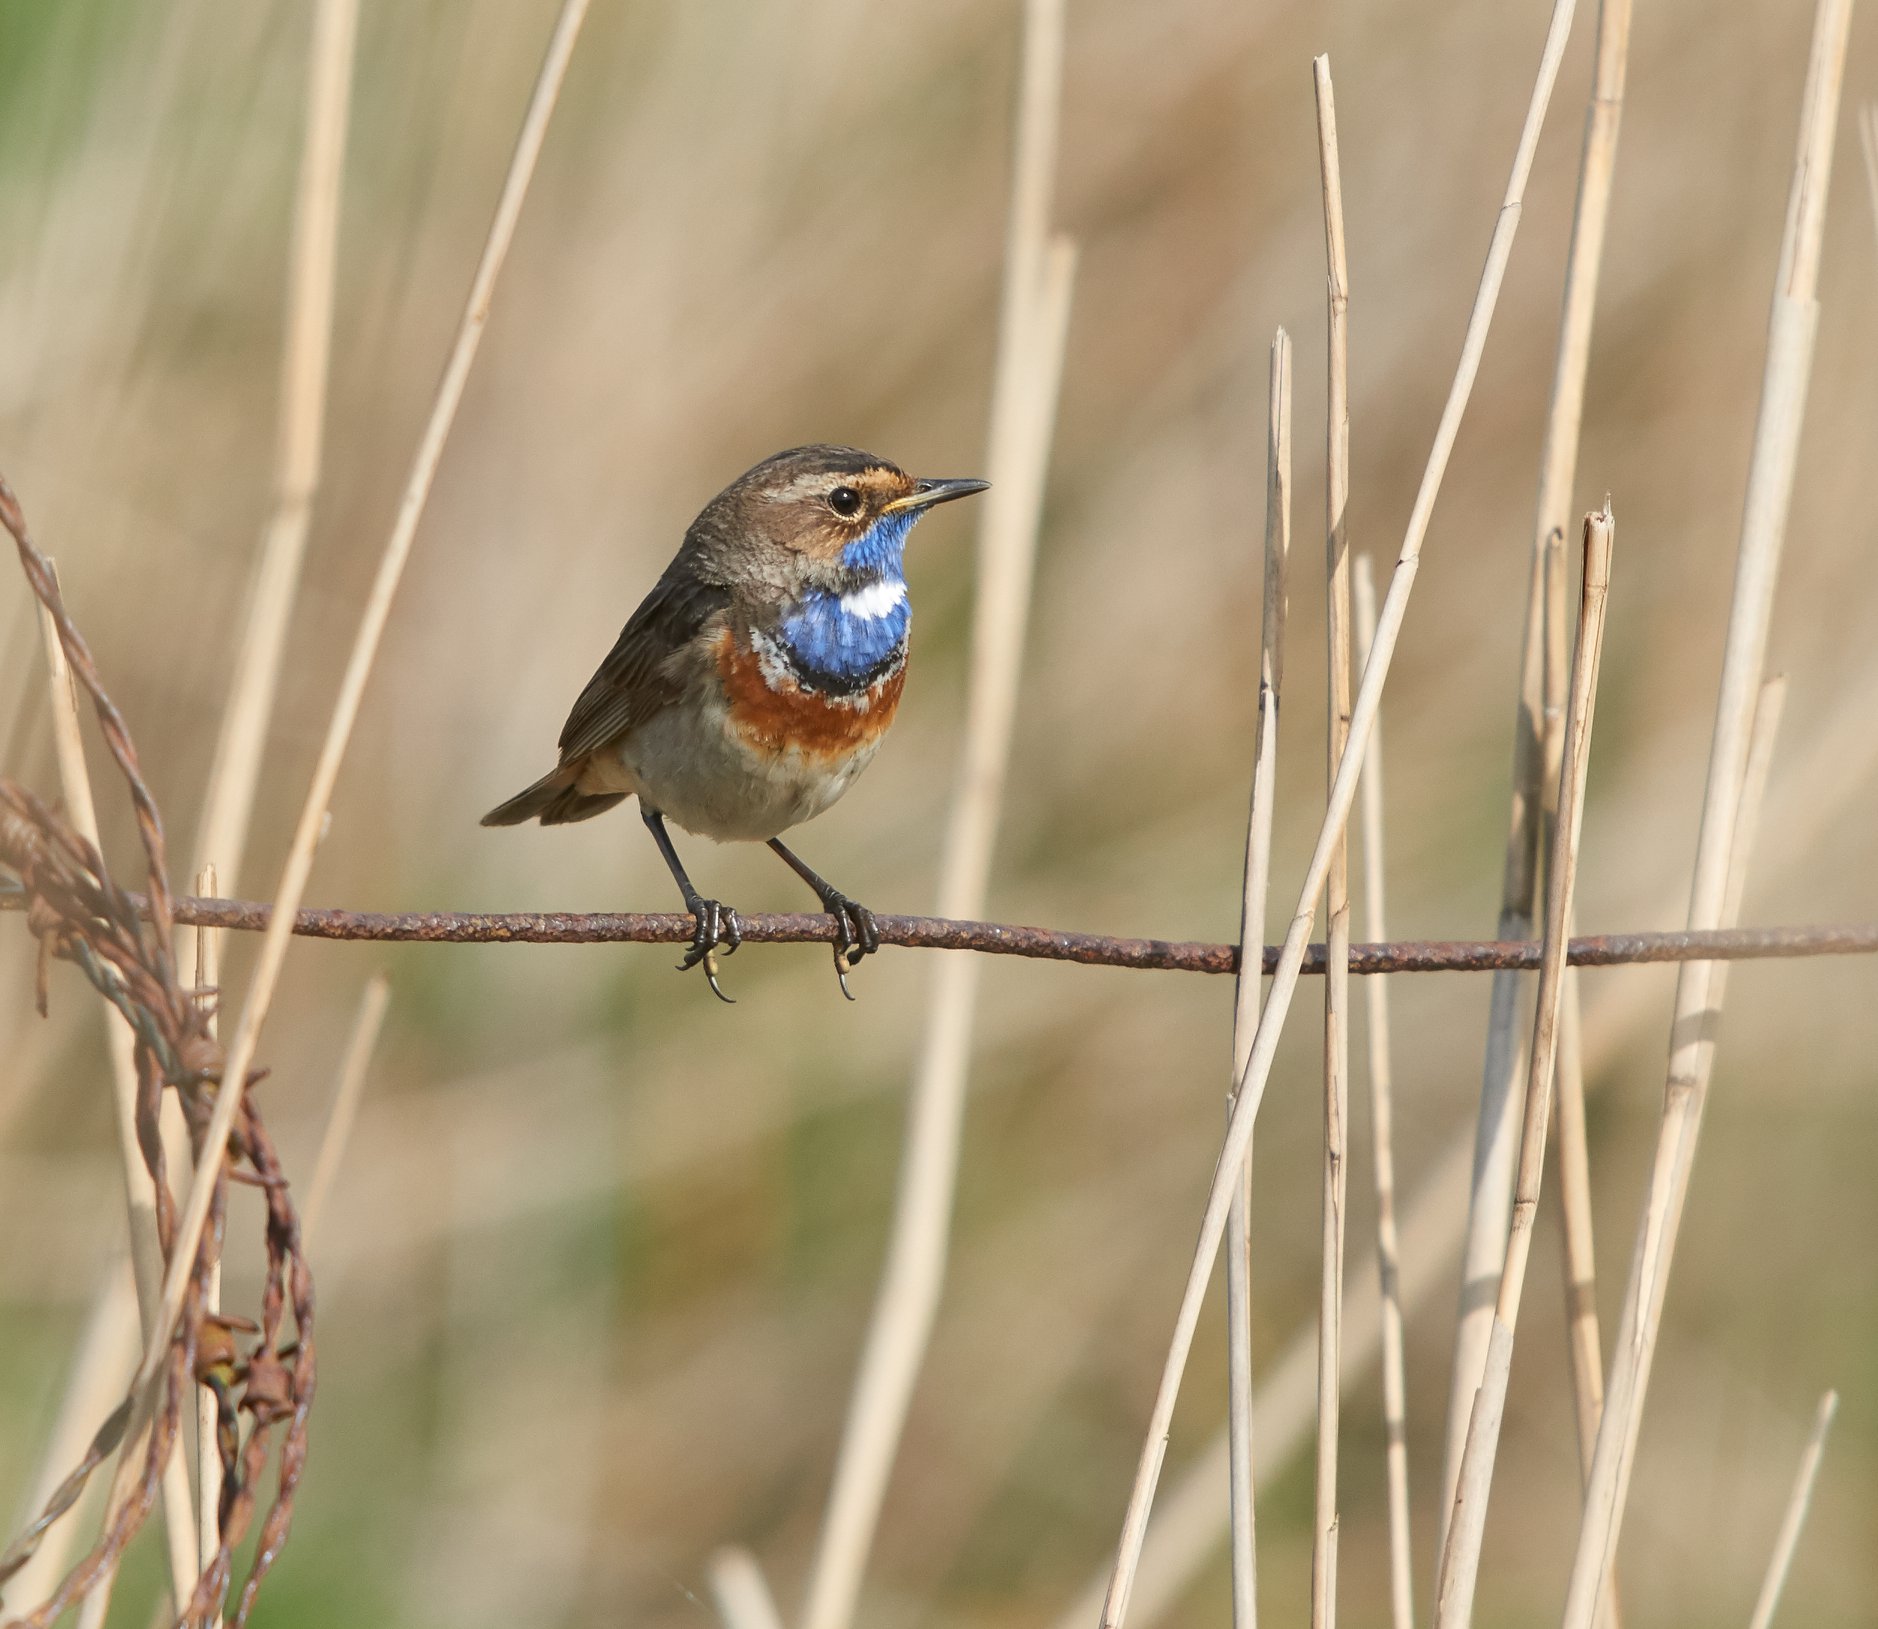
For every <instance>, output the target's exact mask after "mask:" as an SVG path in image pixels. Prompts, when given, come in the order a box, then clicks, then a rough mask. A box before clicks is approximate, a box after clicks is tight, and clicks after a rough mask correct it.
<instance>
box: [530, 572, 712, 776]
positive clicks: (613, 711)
mask: <svg viewBox="0 0 1878 1629" xmlns="http://www.w3.org/2000/svg"><path fill="white" fill-rule="evenodd" d="M681 560H682V557H681ZM729 604H730V591H729V590H728V589H726V588H724V587H722V586H721V585H720V584H717V583H709V582H704V581H701V580H700V579H699V578H698V576H697V575H696V572H695V569H691V562H690V561H683V565H682V567H681V563H680V561H674V562H673V563H672V567H671V569H669V570H668V571H667V572H666V573H665V575H664V576H663V577H661V578H660V579H659V581H658V583H657V584H656V585H655V586H654V588H653V590H652V592H651V593H650V594H648V595H647V596H646V597H645V600H644V601H643V602H642V603H641V605H640V607H639V609H638V610H637V611H635V612H633V614H632V617H631V619H630V620H629V621H628V622H627V624H626V626H625V627H624V628H623V629H621V630H620V636H619V639H618V640H617V641H616V642H615V644H614V646H613V649H612V651H611V652H610V653H609V654H608V656H607V659H606V660H605V661H604V662H602V663H601V664H600V666H599V669H598V670H597V671H596V672H595V673H594V676H593V677H592V678H591V679H589V680H588V681H587V687H586V689H584V690H582V691H581V693H580V698H579V700H577V701H576V702H575V703H574V708H573V711H572V712H570V713H569V714H568V715H567V723H566V724H565V725H564V726H562V729H561V762H562V763H567V762H569V761H570V760H572V759H575V758H581V757H585V756H586V755H587V754H588V753H590V752H593V751H596V750H597V749H598V748H600V747H604V746H606V745H608V744H609V743H610V742H612V741H615V740H617V739H618V738H619V737H620V736H622V735H624V734H625V733H626V732H627V731H628V730H630V729H633V728H634V727H635V726H637V725H639V724H642V723H644V722H645V721H646V720H647V719H648V718H650V717H651V716H652V715H653V714H654V713H656V712H658V710H659V709H660V708H662V707H665V706H668V705H670V704H671V703H672V702H674V701H676V700H677V699H678V698H679V696H680V694H681V692H682V685H683V676H682V673H681V672H680V671H679V669H680V664H679V663H678V662H676V661H674V658H675V657H678V656H679V655H680V654H681V653H682V652H683V651H684V649H685V647H686V646H687V645H688V644H689V643H690V642H691V640H693V639H694V638H695V637H696V636H697V635H698V633H699V632H700V631H701V630H702V629H703V628H704V625H705V624H706V623H707V622H709V621H710V620H711V618H712V617H713V616H716V615H717V614H718V613H720V612H721V611H723V610H724V608H725V607H726V606H728V605H729Z"/></svg>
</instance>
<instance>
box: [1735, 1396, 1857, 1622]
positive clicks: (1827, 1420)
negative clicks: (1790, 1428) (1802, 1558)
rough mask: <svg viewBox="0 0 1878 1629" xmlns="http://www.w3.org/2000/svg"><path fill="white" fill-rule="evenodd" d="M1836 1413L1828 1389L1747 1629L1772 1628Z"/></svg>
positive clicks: (1835, 1403) (1836, 1400) (1836, 1401)
mask: <svg viewBox="0 0 1878 1629" xmlns="http://www.w3.org/2000/svg"><path fill="white" fill-rule="evenodd" d="M1838 1412H1839V1394H1838V1393H1837V1392H1836V1391H1829V1392H1827V1393H1826V1395H1825V1396H1823V1397H1822V1398H1820V1400H1819V1412H1818V1413H1817V1414H1815V1415H1814V1416H1813V1430H1812V1434H1811V1435H1810V1436H1809V1437H1808V1438H1807V1439H1806V1451H1805V1452H1804V1453H1802V1454H1801V1455H1800V1468H1799V1470H1798V1471H1797V1472H1796V1473H1795V1475H1794V1478H1793V1492H1792V1493H1790V1494H1789V1495H1788V1496H1787V1508H1786V1511H1785V1513H1784V1514H1783V1515H1782V1517H1781V1519H1780V1533H1779V1535H1778V1536H1777V1537H1776V1538H1775V1540H1774V1553H1773V1554H1772V1555H1771V1556H1769V1557H1768V1559H1767V1576H1766V1577H1765V1578H1764V1579H1762V1581H1761V1593H1760V1598H1759V1599H1758V1600H1756V1601H1755V1603H1754V1616H1753V1617H1751V1618H1750V1619H1748V1629H1772V1626H1773V1622H1774V1611H1775V1609H1776V1608H1777V1607H1778V1606H1779V1605H1780V1592H1781V1591H1782V1590H1783V1589H1785V1588H1786V1585H1787V1573H1788V1571H1789V1569H1790V1568H1791V1567H1792V1566H1793V1552H1794V1551H1795V1550H1796V1549H1798V1548H1799V1544H1800V1529H1801V1528H1803V1527H1804V1526H1805V1525H1806V1512H1807V1507H1808V1506H1809V1505H1811V1504H1812V1502H1813V1484H1814V1482H1816V1481H1817V1480H1818V1479H1819V1462H1820V1461H1821V1460H1822V1459H1823V1458H1825V1455H1826V1433H1827V1432H1829V1431H1830V1430H1831V1429H1832V1417H1833V1415H1835V1414H1836V1413H1838Z"/></svg>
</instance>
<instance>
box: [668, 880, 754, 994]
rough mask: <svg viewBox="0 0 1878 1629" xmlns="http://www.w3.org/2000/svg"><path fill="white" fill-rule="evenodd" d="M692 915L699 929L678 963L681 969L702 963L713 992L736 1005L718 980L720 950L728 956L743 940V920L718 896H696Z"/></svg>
mask: <svg viewBox="0 0 1878 1629" xmlns="http://www.w3.org/2000/svg"><path fill="white" fill-rule="evenodd" d="M691 915H692V918H693V920H694V921H695V922H696V923H697V929H696V931H695V932H694V933H693V934H692V936H691V947H690V948H689V949H688V950H687V951H686V952H685V956H684V960H683V961H681V962H680V963H679V964H678V967H679V970H680V971H681V972H685V971H688V970H689V969H691V968H693V967H697V966H700V965H702V966H703V968H704V979H705V982H706V983H707V984H709V985H710V987H711V994H712V995H714V996H716V997H717V999H718V1000H719V1001H721V1002H723V1003H724V1004H725V1005H726V1006H729V1007H734V1006H735V1005H736V1002H735V1001H733V1000H731V998H730V997H729V996H727V995H725V994H724V991H723V987H722V986H721V985H719V984H718V982H717V954H718V952H719V951H720V950H722V951H723V953H724V954H725V955H726V956H728V955H730V954H731V952H732V951H734V950H735V949H736V948H737V947H738V946H739V945H740V944H742V943H743V924H742V923H741V922H739V921H738V920H737V913H736V912H735V911H733V910H732V909H731V908H730V907H729V906H728V905H725V904H722V903H720V902H719V901H718V900H715V899H698V900H693V901H692V902H691Z"/></svg>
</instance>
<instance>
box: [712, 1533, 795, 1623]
mask: <svg viewBox="0 0 1878 1629" xmlns="http://www.w3.org/2000/svg"><path fill="white" fill-rule="evenodd" d="M710 1577H711V1598H712V1600H714V1601H715V1602H716V1603H717V1615H718V1616H719V1617H720V1618H722V1619H723V1620H724V1629H783V1620H782V1613H781V1612H779V1611H778V1610H777V1609H776V1597H775V1596H774V1595H772V1594H771V1593H770V1587H769V1583H768V1581H767V1580H766V1579H765V1578H764V1577H763V1569H762V1568H761V1567H759V1566H758V1565H757V1560H756V1557H755V1556H753V1555H751V1554H750V1552H749V1551H748V1550H746V1549H744V1548H743V1547H742V1546H740V1545H735V1544H727V1545H725V1546H724V1547H723V1548H722V1549H721V1550H719V1551H717V1552H716V1554H714V1555H713V1556H712V1557H711V1561H710Z"/></svg>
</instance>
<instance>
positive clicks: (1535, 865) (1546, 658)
mask: <svg viewBox="0 0 1878 1629" xmlns="http://www.w3.org/2000/svg"><path fill="white" fill-rule="evenodd" d="M1630 14H1631V0H1602V4H1600V6H1599V8H1598V26H1597V60H1596V66H1595V68H1594V69H1593V73H1592V83H1591V97H1590V102H1589V105H1588V106H1587V108H1586V111H1585V130H1584V141H1583V146H1582V148H1581V150H1580V156H1579V164H1578V191H1577V198H1576V202H1575V205H1574V208H1573V213H1572V231H1571V241H1570V244H1569V247H1568V248H1567V250H1566V262H1565V291H1564V297H1563V305H1562V310H1561V312H1560V316H1559V333H1558V351H1557V355H1556V359H1555V362H1554V366H1553V372H1552V394H1551V398H1550V400H1549V402H1548V403H1547V407H1546V421H1545V432H1544V439H1543V443H1542V449H1541V453H1540V460H1539V494H1538V501H1537V504H1536V512H1535V517H1534V525H1533V538H1532V556H1531V567H1530V570H1529V572H1528V576H1527V589H1526V615H1525V622H1524V625H1523V628H1522V632H1521V636H1520V686H1519V705H1518V709H1517V713H1516V715H1515V718H1514V721H1513V796H1512V804H1511V810H1510V815H1509V823H1508V830H1507V838H1506V861H1505V867H1504V871H1503V874H1502V881H1501V892H1500V915H1499V925H1498V930H1497V932H1498V936H1499V937H1501V938H1509V939H1524V938H1528V937H1529V936H1530V935H1531V933H1532V930H1533V924H1534V922H1535V921H1536V920H1537V918H1538V913H1539V872H1540V862H1541V857H1542V855H1543V853H1544V851H1545V845H1546V838H1545V829H1544V827H1545V821H1544V811H1545V808H1546V805H1547V803H1548V799H1549V792H1548V790H1547V789H1548V788H1550V787H1555V786H1556V785H1557V783H1558V763H1559V760H1558V751H1559V733H1558V729H1557V727H1556V725H1554V726H1553V727H1550V728H1548V723H1547V721H1548V718H1549V717H1550V718H1556V717H1557V716H1558V714H1559V713H1562V710H1563V689H1564V676H1565V656H1564V650H1565V643H1564V637H1563V636H1564V629H1565V623H1566V618H1567V616H1568V611H1567V607H1566V605H1565V575H1564V569H1563V567H1564V559H1565V552H1564V551H1565V538H1566V533H1567V529H1568V527H1569V526H1570V524H1571V521H1572V514H1571V506H1572V489H1573V486H1574V484H1575V481H1576V478H1577V470H1578V448H1579V442H1580V438H1581V434H1582V429H1583V424H1584V403H1585V377H1586V373H1587V371H1588V369H1589V366H1590V359H1591V333H1592V326H1593V321H1594V318H1595V315H1596V309H1597V293H1598V276H1599V271H1600V269H1601V267H1602V265H1603V260H1604V239H1605V228H1606V225H1607V223H1608V221H1609V219H1610V204H1611V185H1612V177H1613V174H1614V172H1615V167H1616V159H1617V137H1618V129H1619V126H1620V123H1621V121H1622V117H1623V106H1624V80H1625V68H1626V64H1627V62H1628V59H1629V49H1630ZM1548 703H1551V704H1552V706H1551V707H1548ZM1554 709H1556V711H1555V710H1554ZM1521 990H1522V981H1521V979H1520V977H1519V975H1518V974H1516V973H1513V972H1506V973H1502V974H1500V975H1498V976H1497V977H1496V978H1495V979H1494V983H1493V991H1492V996H1491V1000H1490V1005H1489V1009H1488V1011H1489V1018H1488V1025H1487V1043H1486V1051H1485V1055H1484V1058H1483V1060H1482V1065H1481V1081H1480V1112H1479V1126H1478V1130H1477V1132H1476V1134H1475V1141H1474V1179H1473V1187H1472V1191H1471V1193H1470V1195H1469V1198H1468V1231H1467V1246H1466V1249H1465V1251H1464V1253H1463V1258H1462V1268H1461V1306H1460V1314H1459V1316H1458V1318H1457V1320H1456V1324H1455V1334H1454V1361H1453V1367H1452V1369H1451V1371H1450V1379H1449V1388H1450V1389H1449V1393H1448V1423H1447V1437H1446V1442H1445V1451H1444V1454H1443V1465H1442V1499H1441V1506H1440V1510H1441V1515H1440V1531H1441V1534H1442V1538H1443V1542H1445V1536H1446V1533H1447V1519H1448V1511H1449V1510H1450V1509H1451V1508H1452V1506H1453V1501H1454V1485H1455V1480H1456V1478H1457V1476H1458V1475H1459V1472H1460V1459H1461V1449H1462V1445H1463V1441H1464V1439H1465V1436H1466V1432H1467V1419H1468V1415H1469V1413H1470V1411H1471V1410H1472V1407H1473V1398H1474V1392H1475V1390H1476V1389H1477V1388H1478V1386H1479V1384H1480V1376H1481V1372H1482V1370H1483V1368H1484V1367H1485V1364H1486V1356H1487V1336H1488V1331H1489V1329H1490V1327H1491V1325H1492V1321H1493V1286H1494V1285H1495V1284H1496V1283H1497V1282H1498V1281H1499V1277H1500V1269H1501V1266H1502V1264H1503V1259H1504V1251H1505V1249H1506V1221H1507V1206H1508V1205H1509V1203H1510V1202H1511V1198H1512V1191H1513V1157H1514V1149H1515V1147H1516V1145H1517V1142H1518V1138H1519V1120H1518V1115H1517V1112H1516V1107H1515V1105H1516V1102H1517V1099H1516V1097H1515V1088H1516V1086H1517V1084H1518V1079H1519V1066H1520V1057H1519V1044H1518V1033H1519V1009H1520V994H1521ZM1575 991H1576V983H1575V981H1570V982H1568V984H1567V987H1566V993H1565V999H1566V1002H1567V1004H1568V1006H1572V1005H1573V1004H1574V1003H1575ZM1573 1022H1574V1020H1572V1019H1570V1018H1568V1019H1567V1027H1568V1028H1569V1027H1570V1026H1571V1024H1572V1023H1573Z"/></svg>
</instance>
